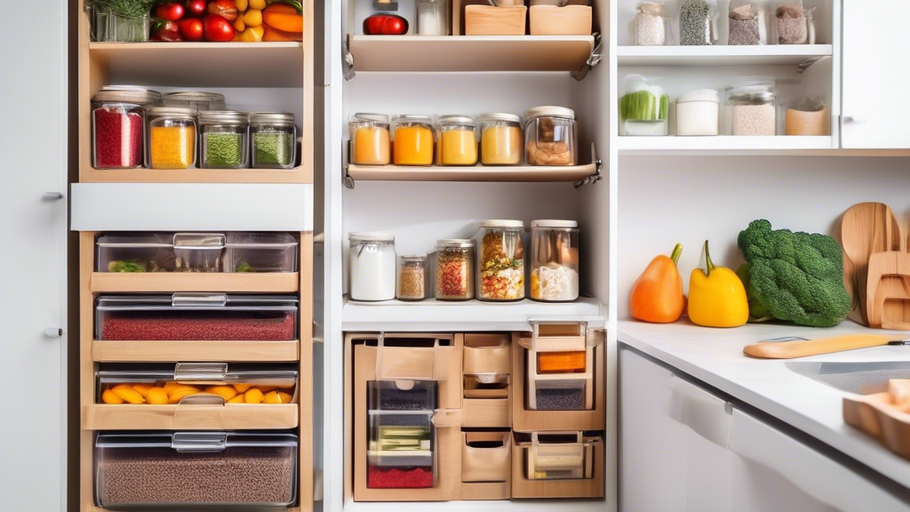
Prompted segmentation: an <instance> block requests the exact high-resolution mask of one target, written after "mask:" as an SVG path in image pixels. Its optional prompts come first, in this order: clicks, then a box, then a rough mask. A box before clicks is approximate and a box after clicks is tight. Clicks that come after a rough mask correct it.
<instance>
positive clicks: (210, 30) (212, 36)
mask: <svg viewBox="0 0 910 512" xmlns="http://www.w3.org/2000/svg"><path fill="white" fill-rule="evenodd" d="M202 24H203V28H204V33H205V40H206V41H215V42H219V43H223V42H226V41H230V40H232V39H234V27H233V25H231V22H229V21H228V20H226V19H224V18H222V17H221V16H218V15H217V14H206V16H205V18H203V20H202Z"/></svg>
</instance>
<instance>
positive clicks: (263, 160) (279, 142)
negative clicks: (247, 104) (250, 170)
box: [250, 112, 297, 169]
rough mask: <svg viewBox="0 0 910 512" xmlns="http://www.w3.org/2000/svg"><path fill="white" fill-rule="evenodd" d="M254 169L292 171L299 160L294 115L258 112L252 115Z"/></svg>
mask: <svg viewBox="0 0 910 512" xmlns="http://www.w3.org/2000/svg"><path fill="white" fill-rule="evenodd" d="M250 138H251V139H252V141H253V151H252V153H253V167H255V168H265V169H290V168H291V167H294V163H295V162H296V160H297V127H296V126H295V125H294V114H287V113H281V112H257V113H254V114H250Z"/></svg>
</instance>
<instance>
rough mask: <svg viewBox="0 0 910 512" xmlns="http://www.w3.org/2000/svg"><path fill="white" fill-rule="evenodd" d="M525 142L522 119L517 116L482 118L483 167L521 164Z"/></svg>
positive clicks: (485, 115) (493, 115) (481, 147)
mask: <svg viewBox="0 0 910 512" xmlns="http://www.w3.org/2000/svg"><path fill="white" fill-rule="evenodd" d="M524 140H525V138H524V133H523V132H522V130H521V117H519V116H517V115H515V114H482V115H481V116H480V162H481V163H482V164H483V165H518V164H520V163H521V153H522V144H524Z"/></svg>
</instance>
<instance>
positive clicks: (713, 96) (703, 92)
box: [676, 89, 720, 103]
mask: <svg viewBox="0 0 910 512" xmlns="http://www.w3.org/2000/svg"><path fill="white" fill-rule="evenodd" d="M690 101H713V102H714V103H720V93H719V92H717V90H716V89H696V90H694V91H689V92H686V93H683V94H680V95H679V97H678V98H676V103H688V102H690Z"/></svg>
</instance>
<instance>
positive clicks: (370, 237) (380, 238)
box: [348, 231, 395, 242]
mask: <svg viewBox="0 0 910 512" xmlns="http://www.w3.org/2000/svg"><path fill="white" fill-rule="evenodd" d="M348 240H350V241H351V242H394V241H395V235H393V234H392V233H383V232H381V231H351V232H350V233H348Z"/></svg>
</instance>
